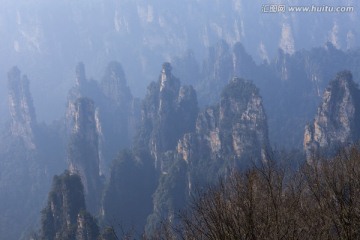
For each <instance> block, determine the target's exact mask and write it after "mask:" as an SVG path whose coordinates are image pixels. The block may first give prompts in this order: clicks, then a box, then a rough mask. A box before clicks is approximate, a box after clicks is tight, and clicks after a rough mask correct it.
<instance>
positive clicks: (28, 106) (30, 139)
mask: <svg viewBox="0 0 360 240" xmlns="http://www.w3.org/2000/svg"><path fill="white" fill-rule="evenodd" d="M8 89H9V110H10V116H11V127H10V130H11V134H12V135H13V136H17V137H20V138H21V139H22V140H23V141H24V144H25V146H26V148H27V149H35V148H36V145H35V141H34V127H35V125H36V116H35V109H34V106H33V101H32V97H31V94H30V91H29V80H28V78H27V77H26V76H25V75H24V76H21V72H20V70H19V69H18V68H17V67H13V68H12V69H11V70H10V71H9V73H8Z"/></svg>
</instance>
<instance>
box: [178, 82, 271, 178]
mask: <svg viewBox="0 0 360 240" xmlns="http://www.w3.org/2000/svg"><path fill="white" fill-rule="evenodd" d="M269 150H270V145H269V140H268V129H267V121H266V114H265V111H264V109H263V106H262V99H261V97H260V95H259V90H258V89H257V88H256V87H255V86H254V85H253V84H252V83H251V82H249V81H246V80H244V79H240V78H234V79H233V80H232V81H231V82H230V83H229V84H228V85H227V86H226V87H225V89H224V90H223V92H222V95H221V101H220V104H219V105H217V106H214V107H209V108H207V109H205V110H204V111H203V112H201V113H200V114H199V116H198V118H197V122H196V131H195V132H194V133H189V134H185V136H184V137H183V138H182V139H181V140H180V141H179V142H178V145H177V152H178V154H179V155H180V156H181V158H182V159H183V160H185V161H186V162H188V163H189V164H191V165H198V166H200V165H201V166H202V167H204V166H210V167H211V168H213V170H216V169H217V167H219V166H221V167H220V169H223V170H226V169H233V168H241V167H245V166H247V165H248V164H249V163H251V161H254V162H256V161H266V160H267V154H268V153H269ZM199 169H201V167H199ZM199 169H197V170H196V171H199ZM220 169H217V170H220ZM217 170H216V171H217ZM217 173H218V172H217ZM212 178H213V176H212Z"/></svg>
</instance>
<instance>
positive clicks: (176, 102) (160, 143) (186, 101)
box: [137, 63, 198, 169]
mask: <svg viewBox="0 0 360 240" xmlns="http://www.w3.org/2000/svg"><path fill="white" fill-rule="evenodd" d="M171 69H172V68H171V65H170V63H164V64H163V66H162V71H161V74H160V78H159V81H158V82H157V83H155V82H152V83H151V84H150V86H149V87H148V92H147V95H146V98H145V100H144V102H143V108H142V123H141V125H142V126H141V129H140V133H139V136H138V139H137V147H140V148H145V149H148V150H149V151H150V153H151V155H152V156H153V157H154V159H155V167H156V168H158V169H163V167H164V161H163V160H162V159H161V158H162V154H163V153H165V152H167V151H171V150H174V149H175V147H176V144H177V141H178V140H179V139H180V138H181V137H182V136H183V134H184V133H186V132H191V131H193V130H194V129H195V119H196V116H197V112H198V108H197V99H196V93H195V91H194V89H193V88H192V87H191V86H181V85H180V81H179V79H177V78H176V77H174V76H173V75H172V73H171Z"/></svg>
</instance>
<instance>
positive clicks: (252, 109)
mask: <svg viewBox="0 0 360 240" xmlns="http://www.w3.org/2000/svg"><path fill="white" fill-rule="evenodd" d="M267 131H268V130H267V121H266V114H265V112H264V109H263V106H262V99H261V97H260V95H259V90H258V89H257V88H256V87H255V85H253V84H252V83H251V82H249V81H246V80H244V79H240V78H234V79H233V80H232V81H230V83H229V84H228V85H227V86H226V87H225V88H224V90H223V91H222V94H221V100H220V103H219V104H217V105H215V106H212V107H208V108H206V109H205V110H204V111H202V112H200V113H199V114H198V117H197V120H196V125H195V129H194V131H192V132H188V133H185V134H184V135H183V136H182V137H181V138H180V139H179V140H178V142H177V146H176V150H175V151H173V152H170V151H169V152H167V154H165V157H166V158H167V159H171V164H170V165H169V167H168V168H167V169H166V171H164V172H163V174H161V175H160V180H159V185H158V187H157V189H156V191H155V193H154V194H153V204H154V208H153V209H154V210H153V213H152V214H151V215H150V216H149V217H148V222H147V225H146V230H145V231H146V233H147V234H151V233H152V231H154V229H156V226H158V224H160V223H161V221H162V220H163V219H164V218H166V219H168V220H169V221H170V222H172V221H176V219H175V212H176V211H177V210H178V209H181V208H182V207H184V206H185V204H186V202H187V200H188V199H189V196H190V195H191V192H192V191H193V186H195V185H196V186H198V187H199V186H204V185H206V184H209V183H213V182H214V181H216V180H217V179H218V177H225V176H227V175H229V174H230V173H231V172H232V171H234V170H236V169H239V170H243V169H245V168H247V167H249V165H250V164H251V163H252V162H255V163H256V162H259V161H266V160H267V159H268V158H267V157H268V156H267V154H268V153H269V150H270V146H269V140H268V132H267Z"/></svg>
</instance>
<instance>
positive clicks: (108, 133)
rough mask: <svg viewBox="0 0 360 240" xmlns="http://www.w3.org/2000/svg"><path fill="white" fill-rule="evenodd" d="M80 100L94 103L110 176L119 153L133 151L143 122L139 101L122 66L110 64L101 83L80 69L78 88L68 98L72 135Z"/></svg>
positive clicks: (103, 166)
mask: <svg viewBox="0 0 360 240" xmlns="http://www.w3.org/2000/svg"><path fill="white" fill-rule="evenodd" d="M80 97H87V98H90V99H92V100H93V101H94V106H95V109H96V110H95V112H96V114H95V120H96V128H97V132H98V138H99V149H100V153H101V154H100V160H101V163H100V164H101V169H100V170H101V172H102V173H104V174H107V172H108V167H109V165H110V162H111V160H112V159H113V158H114V157H115V155H116V153H117V151H119V149H122V148H125V147H129V146H130V145H131V143H132V139H133V137H134V133H135V129H137V127H138V124H139V123H138V122H139V118H140V106H139V101H138V100H137V99H135V98H133V96H132V94H131V92H130V89H129V87H128V86H127V82H126V78H125V74H124V71H123V69H122V66H121V64H120V63H118V62H115V61H112V62H110V63H109V64H108V66H107V68H106V70H105V73H104V76H103V77H102V79H101V82H100V83H98V82H97V81H95V80H91V79H87V77H86V73H85V66H84V64H83V63H79V64H78V65H77V67H76V77H75V86H74V87H73V88H72V89H71V90H70V91H69V94H68V107H67V112H66V125H67V129H68V135H70V134H71V130H72V129H73V128H74V124H75V123H74V122H73V120H74V118H73V116H74V115H76V109H75V102H76V100H77V99H78V98H80Z"/></svg>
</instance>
